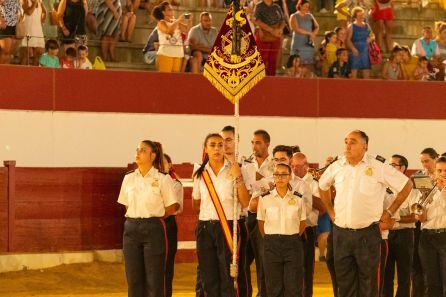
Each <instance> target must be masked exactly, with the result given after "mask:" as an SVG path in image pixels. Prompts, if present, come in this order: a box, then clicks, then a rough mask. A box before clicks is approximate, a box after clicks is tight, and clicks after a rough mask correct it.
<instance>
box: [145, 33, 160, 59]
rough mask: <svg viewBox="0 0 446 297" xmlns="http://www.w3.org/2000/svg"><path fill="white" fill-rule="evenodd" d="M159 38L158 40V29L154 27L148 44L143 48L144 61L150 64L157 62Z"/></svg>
mask: <svg viewBox="0 0 446 297" xmlns="http://www.w3.org/2000/svg"><path fill="white" fill-rule="evenodd" d="M158 46H159V40H158V29H157V28H155V29H153V31H152V33H150V35H149V40H147V44H146V46H145V47H144V49H143V50H142V53H143V55H144V62H146V63H147V64H149V65H152V64H155V61H156V52H157V51H158Z"/></svg>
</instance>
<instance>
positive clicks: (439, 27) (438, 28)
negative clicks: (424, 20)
mask: <svg viewBox="0 0 446 297" xmlns="http://www.w3.org/2000/svg"><path fill="white" fill-rule="evenodd" d="M434 27H435V32H436V33H437V38H436V39H437V40H439V39H440V34H441V32H443V31H444V30H446V23H445V22H442V21H439V22H435V26H434Z"/></svg>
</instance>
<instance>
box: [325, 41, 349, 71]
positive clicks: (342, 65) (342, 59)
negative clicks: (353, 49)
mask: <svg viewBox="0 0 446 297" xmlns="http://www.w3.org/2000/svg"><path fill="white" fill-rule="evenodd" d="M336 57H337V60H336V61H335V62H334V63H333V64H332V65H331V66H330V69H329V70H328V77H330V78H350V77H351V69H350V65H349V64H348V50H347V49H346V48H338V49H337V50H336Z"/></svg>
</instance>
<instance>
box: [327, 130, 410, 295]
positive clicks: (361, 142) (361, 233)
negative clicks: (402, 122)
mask: <svg viewBox="0 0 446 297" xmlns="http://www.w3.org/2000/svg"><path fill="white" fill-rule="evenodd" d="M368 141H369V137H368V136H367V134H366V133H365V132H363V131H360V130H354V131H352V132H350V133H348V134H347V135H346V137H345V138H344V156H342V157H341V158H340V159H339V160H337V161H336V162H334V163H333V164H331V165H330V166H329V167H328V168H327V169H326V170H325V172H324V173H323V174H322V176H321V178H320V180H319V192H320V195H321V199H322V201H323V202H324V204H325V207H326V208H327V212H328V214H329V216H330V218H331V220H332V221H333V223H334V225H333V245H334V261H335V270H336V281H337V284H338V296H339V297H348V296H361V297H372V296H373V297H374V296H377V295H378V269H379V262H380V248H381V231H380V228H379V223H380V222H383V223H390V222H391V217H392V216H393V215H394V214H395V212H396V211H397V210H398V208H399V207H400V205H401V204H402V203H403V202H404V200H405V199H406V198H407V196H408V195H409V193H410V191H411V189H412V182H411V181H410V180H409V179H408V178H407V177H406V176H405V175H404V174H402V173H401V172H399V171H397V170H395V168H393V167H391V166H389V165H387V164H383V163H382V158H378V157H376V158H375V157H373V156H371V155H369V154H368V153H367V150H368ZM331 186H334V187H335V189H336V200H335V202H334V206H333V203H332V199H331V191H330V187H331ZM388 187H390V188H392V189H395V192H397V193H398V194H397V197H396V198H395V201H394V202H393V203H392V204H391V205H390V206H389V208H387V209H385V210H384V211H383V205H384V196H385V193H386V189H387V188H388Z"/></svg>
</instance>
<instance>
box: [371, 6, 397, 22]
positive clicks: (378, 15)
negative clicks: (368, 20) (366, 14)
mask: <svg viewBox="0 0 446 297" xmlns="http://www.w3.org/2000/svg"><path fill="white" fill-rule="evenodd" d="M372 18H373V20H374V21H379V20H383V21H391V20H393V8H391V7H389V8H385V9H379V7H378V5H375V7H374V8H373V11H372Z"/></svg>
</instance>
